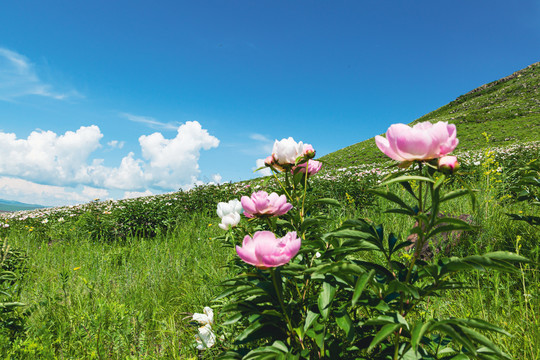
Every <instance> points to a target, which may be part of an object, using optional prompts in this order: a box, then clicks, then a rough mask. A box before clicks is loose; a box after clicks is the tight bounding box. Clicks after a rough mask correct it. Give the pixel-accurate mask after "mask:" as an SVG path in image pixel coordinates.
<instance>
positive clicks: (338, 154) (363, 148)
mask: <svg viewBox="0 0 540 360" xmlns="http://www.w3.org/2000/svg"><path fill="white" fill-rule="evenodd" d="M421 121H431V122H437V121H448V122H449V123H452V124H456V126H457V130H458V138H459V150H460V151H463V150H476V149H479V148H481V147H483V146H485V144H486V140H485V136H484V135H482V133H484V132H485V133H486V134H487V135H488V136H489V137H490V138H489V141H490V143H491V145H493V146H506V145H511V144H515V143H518V142H520V143H524V142H529V141H538V140H540V62H537V63H534V64H532V65H530V66H528V67H526V68H525V69H522V70H519V71H517V72H515V73H513V74H512V75H509V76H507V77H504V78H502V79H499V80H496V81H493V82H491V83H489V84H485V85H482V86H480V87H478V88H476V89H474V90H472V91H470V92H468V93H467V94H465V95H462V96H460V97H458V98H457V99H456V100H454V101H452V102H451V103H449V104H447V105H445V106H443V107H440V108H439V109H437V110H435V111H432V112H430V113H429V114H426V115H424V116H422V117H421V118H419V119H417V120H415V121H413V122H412V123H411V124H415V123H417V122H421ZM321 160H323V161H325V162H326V166H327V168H335V167H338V168H339V167H347V166H351V165H360V164H368V163H373V162H378V161H381V160H383V161H384V160H388V158H387V157H386V156H385V155H383V154H382V153H381V152H380V151H379V149H378V148H377V146H376V145H375V140H374V139H373V138H371V139H369V140H365V141H362V142H360V143H357V144H354V145H351V146H348V147H346V148H344V149H341V150H338V151H335V152H333V153H330V154H328V155H325V156H323V157H322V158H321Z"/></svg>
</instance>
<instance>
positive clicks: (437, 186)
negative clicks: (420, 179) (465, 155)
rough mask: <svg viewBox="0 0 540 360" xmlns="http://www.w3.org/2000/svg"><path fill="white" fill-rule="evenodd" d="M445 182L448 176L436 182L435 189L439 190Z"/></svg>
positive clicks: (442, 176)
mask: <svg viewBox="0 0 540 360" xmlns="http://www.w3.org/2000/svg"><path fill="white" fill-rule="evenodd" d="M444 180H446V176H445V175H444V174H443V175H441V177H440V178H438V179H437V181H435V184H434V185H433V189H434V190H437V189H439V187H440V186H441V185H442V184H443V183H444Z"/></svg>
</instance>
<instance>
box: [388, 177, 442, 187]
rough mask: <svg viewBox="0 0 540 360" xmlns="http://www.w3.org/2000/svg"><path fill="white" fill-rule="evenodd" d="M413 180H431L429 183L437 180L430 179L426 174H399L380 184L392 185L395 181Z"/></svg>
mask: <svg viewBox="0 0 540 360" xmlns="http://www.w3.org/2000/svg"><path fill="white" fill-rule="evenodd" d="M411 180H415V181H425V182H429V183H434V182H435V181H433V179H430V178H428V177H425V176H413V175H403V176H399V177H397V178H393V179H391V180H388V181H385V182H383V183H381V184H380V186H386V185H390V184H393V183H396V182H400V183H401V182H409V181H411Z"/></svg>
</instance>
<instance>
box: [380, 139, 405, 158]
mask: <svg viewBox="0 0 540 360" xmlns="http://www.w3.org/2000/svg"><path fill="white" fill-rule="evenodd" d="M375 144H377V147H378V148H379V150H381V151H382V152H383V153H384V154H385V155H386V156H388V157H389V158H391V159H394V160H397V161H403V160H405V159H403V158H402V157H401V156H399V155H398V154H396V153H395V152H394V150H392V149H391V148H390V144H389V143H388V140H387V139H386V138H384V137H382V136H380V135H377V136H375Z"/></svg>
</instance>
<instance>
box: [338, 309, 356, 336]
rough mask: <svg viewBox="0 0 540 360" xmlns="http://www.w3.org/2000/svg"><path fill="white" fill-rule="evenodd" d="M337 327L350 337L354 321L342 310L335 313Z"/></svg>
mask: <svg viewBox="0 0 540 360" xmlns="http://www.w3.org/2000/svg"><path fill="white" fill-rule="evenodd" d="M334 315H335V317H336V323H337V325H338V326H339V327H340V328H341V329H342V330H343V331H344V332H345V336H347V337H349V333H350V331H351V328H352V320H351V317H350V316H349V314H348V313H347V311H346V310H345V309H341V310H340V311H338V312H335V313H334Z"/></svg>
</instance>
